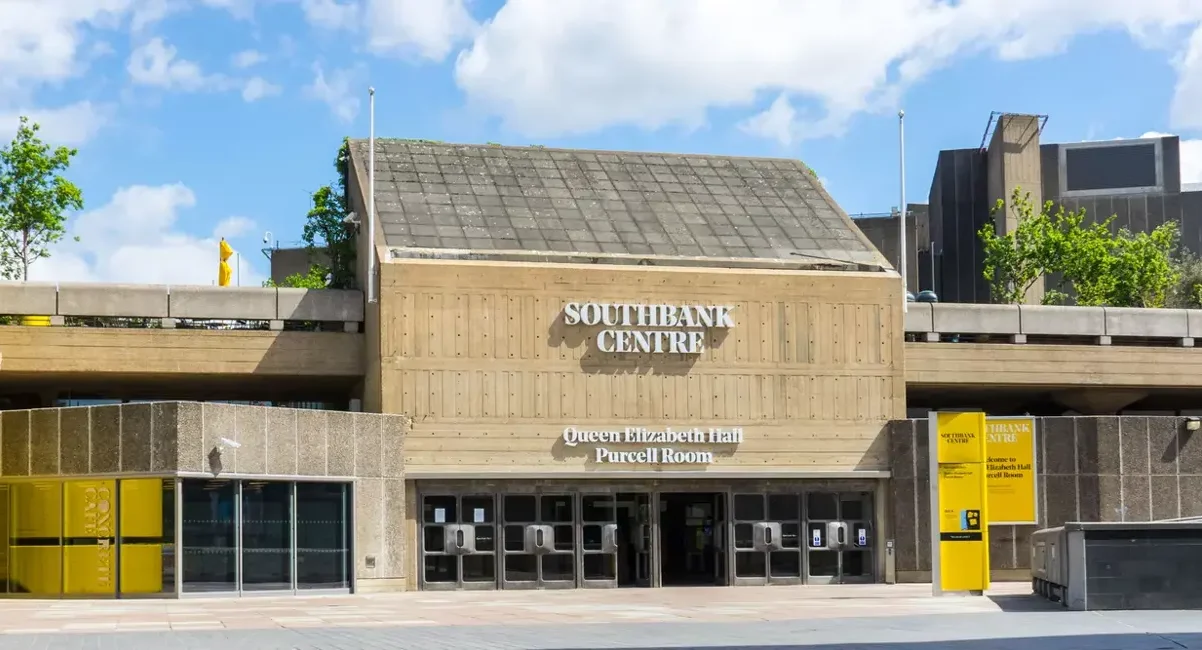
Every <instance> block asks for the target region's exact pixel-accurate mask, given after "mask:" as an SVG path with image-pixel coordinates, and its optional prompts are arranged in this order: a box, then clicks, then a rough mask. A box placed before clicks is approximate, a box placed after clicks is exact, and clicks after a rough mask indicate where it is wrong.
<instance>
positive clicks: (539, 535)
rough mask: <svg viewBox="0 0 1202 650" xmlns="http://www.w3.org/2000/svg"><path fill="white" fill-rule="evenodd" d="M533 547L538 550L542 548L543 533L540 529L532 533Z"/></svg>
mask: <svg viewBox="0 0 1202 650" xmlns="http://www.w3.org/2000/svg"><path fill="white" fill-rule="evenodd" d="M534 545H535V546H537V547H539V548H540V549H541V548H542V547H543V531H542V529H539V530H536V531H534Z"/></svg>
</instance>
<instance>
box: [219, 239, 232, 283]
mask: <svg viewBox="0 0 1202 650" xmlns="http://www.w3.org/2000/svg"><path fill="white" fill-rule="evenodd" d="M233 254H234V249H233V248H231V247H230V245H229V242H227V241H225V240H224V239H222V240H221V244H219V245H218V253H217V257H218V260H219V261H218V262H217V286H219V287H228V286H230V278H232V277H233V275H234V272H233V270H232V269H230V262H229V260H230V257H232V256H233Z"/></svg>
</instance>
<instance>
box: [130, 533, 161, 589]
mask: <svg viewBox="0 0 1202 650" xmlns="http://www.w3.org/2000/svg"><path fill="white" fill-rule="evenodd" d="M162 591H163V545H162V544H122V545H121V593H123V594H157V593H161V592H162Z"/></svg>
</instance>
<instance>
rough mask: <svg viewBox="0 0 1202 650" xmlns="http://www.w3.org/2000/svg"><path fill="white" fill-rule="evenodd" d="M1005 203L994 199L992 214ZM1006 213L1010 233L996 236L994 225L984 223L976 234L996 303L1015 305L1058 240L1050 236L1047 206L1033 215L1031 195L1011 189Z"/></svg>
mask: <svg viewBox="0 0 1202 650" xmlns="http://www.w3.org/2000/svg"><path fill="white" fill-rule="evenodd" d="M1006 207H1007V206H1006V202H1005V201H1003V200H1001V199H998V202H997V205H996V206H994V208H993V214H994V215H995V216H996V215H997V213H998V212H1003V211H1005V210H1006ZM1009 208H1010V210H1011V211H1012V212H1013V213H1014V216H1015V218H1016V221H1017V225H1016V227H1015V228H1014V230H1012V231H1010V232H1008V233H1005V234H998V232H997V227H996V226H995V225H994V223H987V224H985V225H984V226H982V227H981V229H980V230H979V231H978V232H977V236H978V237H980V239H981V244H982V246H983V247H984V249H985V262H984V267H985V279H986V280H988V281H989V290H990V293H991V294H992V295H993V299H994V301H996V302H1001V303H1008V304H1018V303H1021V302H1022V301H1023V300H1024V298H1025V297H1026V295H1027V291H1028V290H1029V289H1030V288H1031V286H1032V285H1034V284H1035V282H1036V281H1037V280H1039V278H1041V277H1043V275H1044V274H1045V273H1047V271H1048V259H1049V257H1051V256H1053V255H1054V252H1053V250H1052V249H1053V248H1054V247H1055V246H1056V245H1059V244H1058V240H1057V239H1056V238H1055V237H1054V235H1053V230H1054V228H1053V226H1052V217H1051V215H1049V214H1048V213H1049V210H1050V205H1049V206H1045V208H1044V210H1042V211H1039V212H1037V211H1036V210H1035V206H1034V204H1032V203H1031V195H1030V194H1024V193H1023V192H1022V190H1021V188H1015V190H1014V194H1013V196H1012V197H1011V199H1010V206H1009Z"/></svg>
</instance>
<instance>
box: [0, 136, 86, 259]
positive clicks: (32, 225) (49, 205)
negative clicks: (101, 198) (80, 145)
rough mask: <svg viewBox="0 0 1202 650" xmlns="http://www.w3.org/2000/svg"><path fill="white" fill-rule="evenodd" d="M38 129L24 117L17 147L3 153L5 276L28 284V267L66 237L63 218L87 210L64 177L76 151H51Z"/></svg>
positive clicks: (0, 231) (0, 253) (0, 195)
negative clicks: (74, 211) (71, 211)
mask: <svg viewBox="0 0 1202 650" xmlns="http://www.w3.org/2000/svg"><path fill="white" fill-rule="evenodd" d="M38 129H39V126H38V125H37V124H36V123H30V122H29V118H27V117H21V120H20V124H19V126H18V127H17V135H16V137H15V138H13V141H12V143H11V144H9V145H7V146H5V147H3V148H0V277H3V278H5V279H8V280H28V279H29V265H30V264H32V263H33V262H34V261H36V260H38V259H41V258H43V257H49V256H50V245H51V244H54V243H55V242H58V241H59V240H61V239H62V238H63V235H64V234H66V231H67V218H66V215H65V214H64V213H65V212H66V211H67V210H81V209H83V192H81V191H80V189H79V187H77V186H76V185H75V184H74V183H72V182H71V181H69V180H67V179H66V178H64V177H63V176H62V175H61V174H60V172H63V171H65V170H66V169H67V168H68V167H70V166H71V159H72V158H73V157H75V154H76V153H77V151H76V150H75V149H70V148H67V147H57V148H53V149H52V148H51V147H50V145H48V144H46V143H44V142H42V140H41V139H40V138H38V135H37V133H38Z"/></svg>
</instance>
